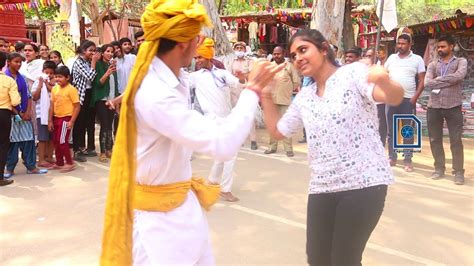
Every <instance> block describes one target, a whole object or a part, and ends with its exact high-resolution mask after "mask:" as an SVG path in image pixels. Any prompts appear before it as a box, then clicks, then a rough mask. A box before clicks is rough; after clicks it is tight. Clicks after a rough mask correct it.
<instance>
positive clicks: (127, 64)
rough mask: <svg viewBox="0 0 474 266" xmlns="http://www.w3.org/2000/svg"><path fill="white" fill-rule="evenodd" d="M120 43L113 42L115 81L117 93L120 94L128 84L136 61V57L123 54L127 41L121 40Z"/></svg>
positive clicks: (126, 47)
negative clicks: (116, 80) (115, 68)
mask: <svg viewBox="0 0 474 266" xmlns="http://www.w3.org/2000/svg"><path fill="white" fill-rule="evenodd" d="M121 41H123V45H122V42H119V43H116V42H113V43H112V45H114V49H115V60H116V62H117V79H118V91H119V93H120V94H122V93H123V92H124V91H125V88H126V87H127V83H128V77H129V76H130V73H132V69H133V66H134V65H135V60H136V59H137V57H136V55H134V54H130V53H128V54H127V53H125V49H128V46H129V45H128V42H127V40H123V39H121Z"/></svg>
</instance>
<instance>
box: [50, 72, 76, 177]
mask: <svg viewBox="0 0 474 266" xmlns="http://www.w3.org/2000/svg"><path fill="white" fill-rule="evenodd" d="M54 74H55V78H56V85H55V86H54V87H53V89H52V91H51V104H50V108H49V122H48V128H49V130H50V131H53V130H54V133H53V142H54V147H55V150H56V165H55V166H54V167H53V168H56V169H61V171H60V172H63V173H64V172H69V171H72V170H74V168H75V164H74V163H73V162H72V157H71V153H70V151H69V137H70V135H71V130H72V127H73V126H74V122H75V121H76V118H77V116H78V115H79V110H80V105H79V94H78V92H77V89H76V88H74V87H73V86H72V85H71V84H70V83H69V79H70V76H71V74H70V72H69V69H68V68H67V67H65V66H60V67H58V68H57V69H56V70H55V72H54ZM64 159H66V163H64Z"/></svg>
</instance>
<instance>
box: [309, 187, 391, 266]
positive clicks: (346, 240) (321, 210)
mask: <svg viewBox="0 0 474 266" xmlns="http://www.w3.org/2000/svg"><path fill="white" fill-rule="evenodd" d="M386 195H387V186H386V185H379V186H374V187H368V188H363V189H357V190H349V191H342V192H336V193H324V194H310V195H309V197H308V218H307V229H306V238H307V243H306V254H307V255H308V263H309V264H310V265H318V266H319V265H341V266H347V265H361V261H362V253H363V252H364V249H365V245H366V244H367V241H368V240H369V237H370V234H371V233H372V231H373V230H374V228H375V226H376V225H377V223H378V221H379V218H380V216H381V215H382V211H383V208H384V204H385V196H386Z"/></svg>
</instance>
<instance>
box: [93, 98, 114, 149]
mask: <svg viewBox="0 0 474 266" xmlns="http://www.w3.org/2000/svg"><path fill="white" fill-rule="evenodd" d="M95 110H96V112H97V117H98V118H99V122H100V133H99V134H100V135H99V143H100V152H101V153H105V152H106V151H111V150H112V146H113V137H112V124H113V122H114V111H112V110H110V109H109V108H108V107H107V106H106V105H105V101H98V102H96V103H95Z"/></svg>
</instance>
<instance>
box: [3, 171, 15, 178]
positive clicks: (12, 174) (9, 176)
mask: <svg viewBox="0 0 474 266" xmlns="http://www.w3.org/2000/svg"><path fill="white" fill-rule="evenodd" d="M14 175H15V173H13V172H10V173H3V178H11V177H12V176H14Z"/></svg>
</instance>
